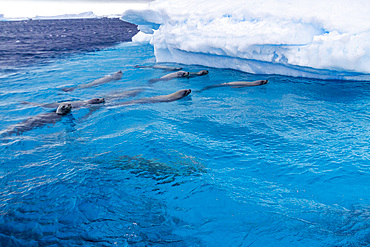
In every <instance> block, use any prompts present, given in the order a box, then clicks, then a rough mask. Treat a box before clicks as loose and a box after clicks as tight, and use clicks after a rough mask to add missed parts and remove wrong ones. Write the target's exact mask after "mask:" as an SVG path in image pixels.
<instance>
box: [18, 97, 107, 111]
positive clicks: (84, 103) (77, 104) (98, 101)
mask: <svg viewBox="0 0 370 247" xmlns="http://www.w3.org/2000/svg"><path fill="white" fill-rule="evenodd" d="M104 102H105V99H104V98H93V99H89V100H78V101H66V102H61V103H50V104H39V103H33V102H27V101H22V102H21V103H22V104H27V105H33V106H40V107H44V108H58V107H59V106H60V105H61V104H64V103H69V104H71V105H72V107H73V108H74V109H78V108H81V107H89V106H90V105H96V104H102V103H104Z"/></svg>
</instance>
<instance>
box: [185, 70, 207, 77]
mask: <svg viewBox="0 0 370 247" xmlns="http://www.w3.org/2000/svg"><path fill="white" fill-rule="evenodd" d="M208 73H209V71H208V70H201V71H199V72H189V76H188V78H193V77H197V76H203V75H208Z"/></svg>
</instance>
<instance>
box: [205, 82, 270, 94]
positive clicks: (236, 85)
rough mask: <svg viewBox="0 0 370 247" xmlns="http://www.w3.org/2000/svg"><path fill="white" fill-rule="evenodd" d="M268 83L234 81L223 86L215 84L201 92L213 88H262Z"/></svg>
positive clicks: (222, 84)
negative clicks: (261, 86)
mask: <svg viewBox="0 0 370 247" xmlns="http://www.w3.org/2000/svg"><path fill="white" fill-rule="evenodd" d="M266 83H268V80H257V81H232V82H225V83H221V84H215V85H210V86H207V87H205V88H203V89H201V90H199V92H201V91H204V90H207V89H211V88H216V87H233V88H241V87H253V86H260V85H264V84H266Z"/></svg>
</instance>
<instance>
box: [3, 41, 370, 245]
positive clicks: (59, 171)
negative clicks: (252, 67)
mask: <svg viewBox="0 0 370 247" xmlns="http://www.w3.org/2000/svg"><path fill="white" fill-rule="evenodd" d="M137 64H143V65H153V64H155V58H154V54H153V48H152V47H151V46H150V45H144V44H138V43H130V42H129V43H123V44H120V45H117V46H113V47H110V48H105V49H103V50H100V51H95V52H89V53H80V54H74V55H70V56H66V57H64V58H61V59H56V60H54V61H53V62H49V63H47V64H43V65H42V66H40V65H39V64H35V65H33V66H29V67H26V68H23V69H22V70H18V71H16V72H14V73H7V74H4V75H2V76H1V77H0V129H1V130H3V129H6V128H8V127H9V126H11V125H14V124H17V123H19V122H21V121H23V120H25V119H27V118H28V117H31V116H35V115H37V114H42V113H45V112H47V111H48V110H47V109H43V108H40V107H34V106H30V105H24V104H21V103H20V102H21V101H30V102H38V103H50V102H59V101H66V100H85V99H90V98H92V97H103V96H107V95H109V94H111V93H113V92H119V91H126V90H133V89H145V90H144V91H143V92H142V93H141V94H140V95H137V96H135V97H134V98H133V99H137V98H141V97H149V96H156V95H162V94H169V93H173V92H175V91H177V90H180V89H185V88H191V89H192V90H193V92H192V93H191V94H190V95H189V96H188V97H186V98H184V99H181V100H179V101H174V102H170V103H158V104H142V105H131V106H125V107H123V106H116V107H108V106H104V107H101V108H98V109H95V110H94V111H90V110H89V109H86V108H82V109H76V110H73V111H72V114H70V115H67V116H66V117H64V118H63V119H62V121H60V122H57V123H56V124H54V125H48V126H44V127H43V128H36V129H33V130H30V131H28V132H25V133H23V134H21V135H13V136H10V137H7V138H5V139H2V140H1V141H0V246H80V245H82V246H369V245H370V196H369V195H370V170H369V168H370V157H369V151H370V150H369V142H370V117H369V110H368V109H369V105H370V84H369V82H356V81H322V80H314V79H305V78H293V77H284V76H274V75H252V74H247V73H242V72H239V71H235V70H223V69H215V68H204V67H199V66H185V65H180V64H170V65H172V66H182V67H183V69H184V70H186V71H199V70H200V69H207V70H209V72H210V73H209V74H208V75H207V76H203V77H196V78H191V79H175V80H171V81H163V82H157V83H155V84H152V85H149V84H148V80H149V79H152V78H158V77H161V76H163V75H165V74H166V73H167V72H164V71H160V70H154V69H135V68H134V65H137ZM118 70H122V71H123V74H124V75H123V77H122V79H121V80H118V81H115V82H110V83H107V84H105V85H101V86H98V87H93V88H88V89H84V90H75V91H73V92H71V93H65V92H63V91H61V90H60V89H61V88H63V87H66V86H72V85H80V84H86V83H89V82H91V81H93V80H95V79H97V78H100V77H102V76H104V75H107V74H111V73H113V72H116V71H118ZM257 79H268V80H269V83H268V84H266V85H263V86H260V87H250V88H214V89H210V90H206V91H203V92H196V91H197V90H200V89H202V88H203V87H205V86H209V85H212V84H217V83H223V82H227V81H234V80H248V81H250V80H257ZM131 99H132V98H128V99H121V100H119V101H117V102H122V101H125V100H131Z"/></svg>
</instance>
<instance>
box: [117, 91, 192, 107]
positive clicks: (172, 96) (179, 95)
mask: <svg viewBox="0 0 370 247" xmlns="http://www.w3.org/2000/svg"><path fill="white" fill-rule="evenodd" d="M190 93H191V89H182V90H179V91H177V92H175V93H171V94H167V95H159V96H154V97H149V98H142V99H137V100H131V101H126V102H122V103H118V104H116V106H121V105H133V104H149V103H159V102H172V101H175V100H179V99H182V98H184V97H186V96H188V95H189V94H190Z"/></svg>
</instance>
